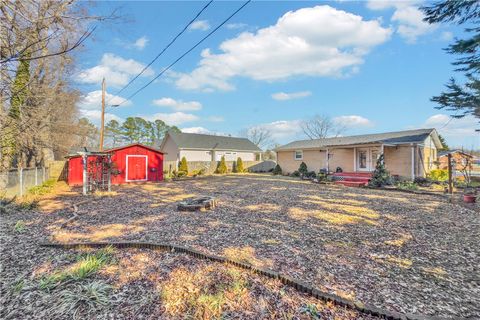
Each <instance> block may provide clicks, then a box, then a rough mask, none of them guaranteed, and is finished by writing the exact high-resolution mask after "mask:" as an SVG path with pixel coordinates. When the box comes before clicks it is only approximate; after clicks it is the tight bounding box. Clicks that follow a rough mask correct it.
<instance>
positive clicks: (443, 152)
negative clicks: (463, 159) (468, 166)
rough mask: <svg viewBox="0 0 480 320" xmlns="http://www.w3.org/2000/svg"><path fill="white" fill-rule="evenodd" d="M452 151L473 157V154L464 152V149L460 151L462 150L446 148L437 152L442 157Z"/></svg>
mask: <svg viewBox="0 0 480 320" xmlns="http://www.w3.org/2000/svg"><path fill="white" fill-rule="evenodd" d="M452 153H461V154H463V155H464V156H467V157H472V158H473V156H472V155H471V154H469V153H466V152H464V151H462V150H446V151H440V152H439V153H438V156H439V157H443V156H446V155H448V154H452Z"/></svg>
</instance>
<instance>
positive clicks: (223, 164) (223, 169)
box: [217, 156, 227, 174]
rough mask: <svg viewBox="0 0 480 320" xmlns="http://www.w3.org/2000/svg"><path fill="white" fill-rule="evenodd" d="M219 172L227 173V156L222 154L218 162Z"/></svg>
mask: <svg viewBox="0 0 480 320" xmlns="http://www.w3.org/2000/svg"><path fill="white" fill-rule="evenodd" d="M217 173H219V174H225V173H227V163H226V162H225V156H222V159H221V160H220V162H219V163H218V166H217Z"/></svg>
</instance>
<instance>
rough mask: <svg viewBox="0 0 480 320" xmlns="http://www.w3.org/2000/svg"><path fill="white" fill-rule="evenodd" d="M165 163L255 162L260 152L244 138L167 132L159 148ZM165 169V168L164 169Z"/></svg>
mask: <svg viewBox="0 0 480 320" xmlns="http://www.w3.org/2000/svg"><path fill="white" fill-rule="evenodd" d="M159 149H160V150H161V151H162V152H163V153H164V154H165V156H164V159H165V161H176V162H178V161H180V160H181V159H182V158H183V157H185V158H186V159H187V161H189V162H193V161H195V162H197V161H198V162H212V161H220V160H221V158H222V156H225V160H226V161H236V160H237V159H238V158H241V159H242V160H243V161H255V160H256V159H257V158H258V157H257V155H258V156H261V152H262V150H261V149H260V148H259V147H257V146H256V145H255V144H254V143H253V142H251V141H250V140H248V139H246V138H236V137H227V136H214V135H208V134H197V133H184V132H180V133H179V132H172V131H169V132H167V134H166V135H165V138H164V139H163V141H162V144H161V145H160V148H159ZM165 169H167V168H165Z"/></svg>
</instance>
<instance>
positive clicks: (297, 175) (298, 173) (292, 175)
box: [290, 170, 300, 177]
mask: <svg viewBox="0 0 480 320" xmlns="http://www.w3.org/2000/svg"><path fill="white" fill-rule="evenodd" d="M290 176H291V177H300V172H299V171H298V170H295V171H293V172H292V173H290Z"/></svg>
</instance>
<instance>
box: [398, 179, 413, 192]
mask: <svg viewBox="0 0 480 320" xmlns="http://www.w3.org/2000/svg"><path fill="white" fill-rule="evenodd" d="M397 188H399V189H403V190H418V185H417V184H416V183H415V182H412V181H400V182H398V183H397Z"/></svg>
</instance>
